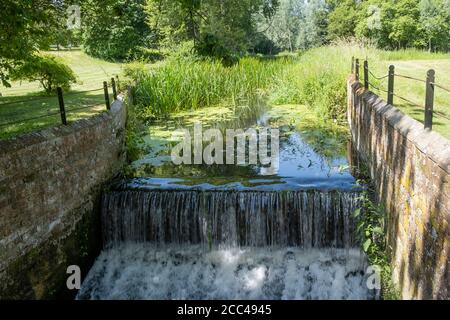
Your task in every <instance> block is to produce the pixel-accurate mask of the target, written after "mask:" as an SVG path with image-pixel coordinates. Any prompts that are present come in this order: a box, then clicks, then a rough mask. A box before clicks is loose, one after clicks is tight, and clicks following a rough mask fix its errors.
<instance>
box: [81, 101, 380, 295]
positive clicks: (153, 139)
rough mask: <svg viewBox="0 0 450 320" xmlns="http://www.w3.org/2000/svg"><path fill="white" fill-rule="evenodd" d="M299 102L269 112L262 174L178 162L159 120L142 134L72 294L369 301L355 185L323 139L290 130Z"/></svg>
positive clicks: (111, 193)
mask: <svg viewBox="0 0 450 320" xmlns="http://www.w3.org/2000/svg"><path fill="white" fill-rule="evenodd" d="M296 109H297V108H296V107H288V108H282V107H278V108H277V109H276V110H273V112H272V115H271V116H272V117H275V118H276V119H277V124H276V125H277V126H279V127H280V128H281V129H282V130H281V129H280V130H281V131H282V136H281V140H280V153H279V163H278V165H277V166H275V167H274V168H275V170H274V171H270V172H269V171H268V170H267V168H265V167H263V166H258V165H256V166H238V165H222V166H220V165H217V166H214V165H213V166H211V165H174V164H173V163H172V162H171V161H170V152H168V150H169V149H170V148H168V146H170V143H171V142H170V140H169V139H168V138H167V130H168V129H167V126H168V125H167V123H164V124H161V127H158V128H154V130H153V131H152V130H150V131H151V132H150V134H149V135H148V136H146V137H144V139H143V141H144V142H145V144H146V145H147V146H149V149H150V150H151V152H149V153H147V154H146V155H145V156H143V157H142V158H140V159H138V160H136V161H134V162H133V163H132V164H131V166H130V168H131V172H133V173H132V177H133V178H132V179H125V180H122V181H117V182H116V183H114V184H113V185H111V186H110V188H109V190H108V191H107V192H105V193H104V194H103V197H102V207H101V220H102V236H103V243H104V250H103V252H102V253H101V254H100V256H99V257H98V259H97V260H96V262H95V264H94V266H93V267H92V269H91V270H90V271H89V274H88V276H87V278H86V279H85V281H84V282H83V285H82V288H81V290H80V292H79V293H78V298H79V299H370V298H372V297H373V292H371V291H370V290H368V289H367V285H366V280H367V276H366V274H365V270H366V267H367V262H366V259H365V256H364V254H362V253H361V251H360V250H359V249H358V243H357V239H356V238H355V229H356V221H355V219H354V217H353V212H354V211H355V210H356V209H357V208H358V207H359V206H360V199H359V198H360V190H361V188H360V186H358V185H357V183H356V179H355V178H354V177H353V176H352V174H351V172H350V169H349V166H348V162H347V159H346V158H345V156H342V155H340V154H334V153H333V152H331V151H332V150H330V149H334V148H328V149H327V147H328V146H330V144H329V141H328V140H329V139H328V140H327V141H325V140H324V139H321V138H320V137H319V138H320V139H319V140H320V141H316V145H315V146H313V144H311V143H312V142H313V140H314V137H316V135H315V134H313V135H310V136H309V139H308V142H307V141H306V140H307V139H305V138H304V136H303V133H302V132H300V131H299V130H298V129H296V128H294V127H292V126H291V125H290V123H291V118H292V117H291V116H292V112H295V110H296ZM283 113H286V114H287V116H286V117H285V118H286V119H287V123H288V124H282V123H279V122H280V121H281V120H280V119H281V118H282V117H283ZM298 117H300V115H298ZM263 118H264V117H263ZM266 120H267V119H266ZM266 120H265V121H266ZM267 121H268V120H267ZM173 126H174V127H175V124H173ZM150 129H151V128H150ZM163 129H164V130H163ZM324 143H325V144H324ZM324 146H325V147H324ZM341 149H345V148H341Z"/></svg>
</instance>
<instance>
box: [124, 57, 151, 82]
mask: <svg viewBox="0 0 450 320" xmlns="http://www.w3.org/2000/svg"><path fill="white" fill-rule="evenodd" d="M147 74H148V68H147V67H146V65H145V62H143V61H142V60H136V61H133V62H130V63H128V64H126V65H125V66H124V68H123V75H124V76H125V77H126V78H128V79H129V80H131V81H133V82H135V83H136V82H138V81H139V80H140V79H142V78H144V77H145V76H146V75H147Z"/></svg>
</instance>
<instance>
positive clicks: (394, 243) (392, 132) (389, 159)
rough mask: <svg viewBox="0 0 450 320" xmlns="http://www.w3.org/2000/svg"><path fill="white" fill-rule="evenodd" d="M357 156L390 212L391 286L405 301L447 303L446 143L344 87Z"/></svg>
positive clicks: (449, 217) (351, 85)
mask: <svg viewBox="0 0 450 320" xmlns="http://www.w3.org/2000/svg"><path fill="white" fill-rule="evenodd" d="M348 120H349V125H350V130H351V133H352V140H353V145H354V147H355V149H356V152H357V156H358V157H359V158H361V159H362V160H363V161H364V162H365V164H366V165H367V166H368V168H369V171H370V175H371V178H372V181H373V183H374V185H375V187H376V189H377V192H378V200H379V202H380V203H381V204H382V205H383V206H384V207H385V208H386V209H387V210H388V214H389V218H388V230H387V234H388V243H389V246H390V252H389V253H390V255H391V258H392V264H393V265H392V267H393V279H394V281H395V282H396V284H397V285H398V287H399V289H400V290H401V294H402V297H403V298H404V299H448V298H449V296H450V265H449V259H450V253H449V251H450V227H449V222H450V195H449V192H448V191H449V183H450V179H449V173H450V141H448V140H447V139H445V138H444V137H442V136H440V135H439V134H437V133H435V132H430V131H427V130H425V129H424V128H423V125H422V124H421V123H419V122H417V121H416V120H413V119H411V118H410V117H408V116H406V115H404V114H403V113H402V112H401V111H399V110H398V109H397V108H395V107H393V106H391V105H389V104H387V103H386V102H385V101H383V100H382V99H381V98H379V97H378V96H377V95H375V94H373V93H372V92H370V91H367V90H364V89H363V88H362V86H361V84H360V83H359V82H357V81H355V80H354V79H353V78H351V79H350V80H349V82H348Z"/></svg>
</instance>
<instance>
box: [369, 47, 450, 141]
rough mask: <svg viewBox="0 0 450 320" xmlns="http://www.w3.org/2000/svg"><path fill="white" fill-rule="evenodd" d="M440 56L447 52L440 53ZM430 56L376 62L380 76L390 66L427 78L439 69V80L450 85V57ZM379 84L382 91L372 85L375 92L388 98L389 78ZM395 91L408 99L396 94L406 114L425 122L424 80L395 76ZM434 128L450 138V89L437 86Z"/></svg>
mask: <svg viewBox="0 0 450 320" xmlns="http://www.w3.org/2000/svg"><path fill="white" fill-rule="evenodd" d="M437 56H438V57H440V56H443V55H437ZM426 58H428V59H426V60H423V59H417V60H405V61H395V60H390V61H379V62H378V63H377V64H376V65H374V67H373V68H374V70H375V74H376V75H377V76H380V75H384V74H387V70H388V67H389V65H391V64H392V65H394V66H395V73H396V74H398V75H404V76H407V77H413V78H416V79H421V80H425V79H426V75H427V71H428V70H430V69H434V70H435V72H436V79H435V82H436V83H438V84H440V85H442V86H444V87H447V88H450V58H447V59H433V60H431V59H430V58H434V56H428V57H426ZM377 87H379V88H380V89H381V90H377V89H375V88H371V90H372V91H374V92H375V93H377V94H379V95H380V96H381V97H382V98H384V99H386V95H387V94H386V93H385V92H384V91H386V90H387V79H385V80H383V81H378V82H377ZM394 93H395V94H396V95H398V96H399V97H402V98H404V99H406V100H407V101H405V100H403V99H401V98H399V97H394V105H395V106H396V107H398V108H399V109H400V110H402V111H403V112H404V113H405V114H407V115H409V116H410V117H412V118H414V119H415V120H417V121H419V122H421V123H423V122H424V106H425V84H424V83H423V82H420V81H415V80H411V79H405V78H402V77H395V85H394ZM433 130H435V131H436V132H438V133H440V134H441V135H442V136H444V137H446V138H447V139H450V92H447V91H445V90H443V89H441V88H438V87H435V97H434V115H433Z"/></svg>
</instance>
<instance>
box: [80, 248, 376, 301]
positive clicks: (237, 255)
mask: <svg viewBox="0 0 450 320" xmlns="http://www.w3.org/2000/svg"><path fill="white" fill-rule="evenodd" d="M365 268H366V265H365V259H364V257H363V255H362V254H361V253H360V251H359V250H357V249H351V250H345V249H321V250H316V249H311V250H303V249H298V248H292V249H291V248H289V249H286V248H284V249H268V248H240V249H238V248H234V249H218V250H212V251H208V250H205V249H204V248H202V247H200V246H185V247H183V248H181V247H155V246H153V245H150V244H123V245H121V246H119V247H116V248H113V249H109V250H106V251H104V252H102V254H101V255H100V256H99V257H98V258H97V260H96V262H95V264H94V266H93V267H92V269H91V270H90V272H89V274H88V276H87V278H86V279H85V281H84V283H83V285H82V288H81V290H80V291H79V294H78V296H77V298H78V299H270V300H271V299H370V298H372V294H371V292H370V291H369V290H368V289H367V286H366V276H365V275H364V270H365Z"/></svg>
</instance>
